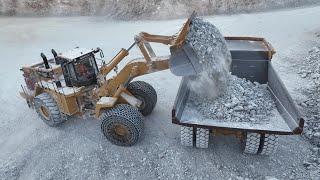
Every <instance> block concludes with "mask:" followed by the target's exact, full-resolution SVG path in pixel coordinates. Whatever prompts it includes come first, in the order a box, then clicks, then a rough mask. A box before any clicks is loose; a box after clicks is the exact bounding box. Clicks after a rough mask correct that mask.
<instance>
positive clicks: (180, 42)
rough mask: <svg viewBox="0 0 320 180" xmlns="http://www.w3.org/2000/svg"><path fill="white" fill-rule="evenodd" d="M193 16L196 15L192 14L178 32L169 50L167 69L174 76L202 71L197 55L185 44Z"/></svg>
mask: <svg viewBox="0 0 320 180" xmlns="http://www.w3.org/2000/svg"><path fill="white" fill-rule="evenodd" d="M195 16H196V13H195V12H193V13H192V15H191V16H190V18H189V19H188V20H187V22H186V23H185V24H184V26H183V27H182V29H181V31H180V32H179V35H178V36H177V38H176V39H175V43H174V45H173V46H171V48H170V51H171V57H170V59H169V67H170V70H171V72H172V73H173V74H174V75H176V76H190V75H195V74H198V73H200V72H201V71H202V67H201V65H200V61H199V58H198V56H197V54H196V53H195V51H194V50H193V48H192V47H191V46H190V45H189V44H187V43H186V37H187V35H188V33H189V29H190V24H192V20H193V18H194V17H195Z"/></svg>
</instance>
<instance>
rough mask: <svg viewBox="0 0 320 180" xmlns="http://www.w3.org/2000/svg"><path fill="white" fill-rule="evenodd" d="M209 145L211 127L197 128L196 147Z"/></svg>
mask: <svg viewBox="0 0 320 180" xmlns="http://www.w3.org/2000/svg"><path fill="white" fill-rule="evenodd" d="M208 146H209V129H205V128H197V132H196V147H197V148H208Z"/></svg>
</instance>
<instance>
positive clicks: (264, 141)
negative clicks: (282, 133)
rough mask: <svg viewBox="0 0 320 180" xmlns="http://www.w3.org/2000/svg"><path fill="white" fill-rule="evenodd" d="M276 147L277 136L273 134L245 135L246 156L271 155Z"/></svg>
mask: <svg viewBox="0 0 320 180" xmlns="http://www.w3.org/2000/svg"><path fill="white" fill-rule="evenodd" d="M277 146H278V136H277V135H274V134H258V133H247V134H246V139H245V148H244V152H245V153H248V154H261V155H267V156H268V155H271V154H273V153H274V152H275V151H276V149H277Z"/></svg>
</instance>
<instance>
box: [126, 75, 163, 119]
mask: <svg viewBox="0 0 320 180" xmlns="http://www.w3.org/2000/svg"><path fill="white" fill-rule="evenodd" d="M127 89H128V91H129V92H130V93H132V95H134V96H135V97H136V98H138V99H139V100H141V101H142V105H141V108H139V111H140V112H141V113H142V115H144V116H147V115H149V114H151V112H152V111H153V109H154V107H155V106H156V104H157V92H156V90H155V89H154V88H153V87H152V86H151V85H150V84H148V83H146V82H144V81H133V82H131V83H130V84H129V85H128V87H127Z"/></svg>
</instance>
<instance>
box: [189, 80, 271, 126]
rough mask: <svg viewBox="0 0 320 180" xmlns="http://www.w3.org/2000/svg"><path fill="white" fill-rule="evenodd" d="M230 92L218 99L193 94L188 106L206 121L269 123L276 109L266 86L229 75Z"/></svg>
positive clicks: (228, 85)
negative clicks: (196, 110)
mask: <svg viewBox="0 0 320 180" xmlns="http://www.w3.org/2000/svg"><path fill="white" fill-rule="evenodd" d="M227 82H228V84H227V89H226V90H225V91H224V93H223V94H222V95H221V96H218V97H217V98H216V99H208V98H203V96H199V95H197V94H195V93H191V95H190V98H189V101H190V103H187V105H189V106H192V108H196V109H198V111H199V112H201V113H202V114H203V115H204V117H207V118H209V119H215V120H218V121H226V122H250V123H266V122H268V120H269V119H270V118H271V117H272V116H273V114H272V112H273V110H274V109H275V108H276V106H275V103H274V101H273V99H272V97H271V94H270V92H269V91H268V90H267V87H266V86H265V85H262V84H259V83H257V82H254V83H252V82H250V81H247V80H246V79H242V78H238V77H236V76H233V75H230V76H229V77H228V79H227Z"/></svg>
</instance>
